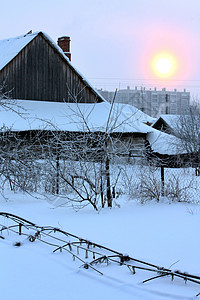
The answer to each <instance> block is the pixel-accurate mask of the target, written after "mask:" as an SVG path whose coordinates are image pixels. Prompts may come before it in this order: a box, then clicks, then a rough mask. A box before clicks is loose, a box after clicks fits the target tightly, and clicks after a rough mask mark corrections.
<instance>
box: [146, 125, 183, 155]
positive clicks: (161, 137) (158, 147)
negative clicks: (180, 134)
mask: <svg viewBox="0 0 200 300" xmlns="http://www.w3.org/2000/svg"><path fill="white" fill-rule="evenodd" d="M147 140H148V141H149V144H150V146H151V149H152V151H153V152H155V153H159V154H167V155H177V154H184V153H186V151H185V150H184V149H183V147H182V146H181V141H180V139H178V138H177V137H175V136H173V135H171V134H167V133H165V132H161V131H159V130H156V129H154V130H153V131H152V132H148V133H147Z"/></svg>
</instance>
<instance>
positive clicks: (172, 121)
mask: <svg viewBox="0 0 200 300" xmlns="http://www.w3.org/2000/svg"><path fill="white" fill-rule="evenodd" d="M160 119H161V120H163V121H164V122H165V123H166V124H167V125H168V126H169V127H171V128H174V127H175V126H176V124H177V122H178V121H179V119H180V115H160V116H159V118H157V119H156V121H155V122H154V123H153V124H152V126H154V125H155V124H156V123H157V122H158V120H160Z"/></svg>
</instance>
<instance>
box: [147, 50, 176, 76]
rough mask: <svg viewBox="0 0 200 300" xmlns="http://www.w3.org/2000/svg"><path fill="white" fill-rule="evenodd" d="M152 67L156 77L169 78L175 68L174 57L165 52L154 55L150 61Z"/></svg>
mask: <svg viewBox="0 0 200 300" xmlns="http://www.w3.org/2000/svg"><path fill="white" fill-rule="evenodd" d="M152 69H153V72H154V73H155V75H156V76H157V77H160V78H169V77H171V76H173V75H174V73H175V71H176V69H177V62H176V59H175V57H173V56H172V55H170V54H167V53H161V54H159V55H156V56H155V57H154V59H153V61H152Z"/></svg>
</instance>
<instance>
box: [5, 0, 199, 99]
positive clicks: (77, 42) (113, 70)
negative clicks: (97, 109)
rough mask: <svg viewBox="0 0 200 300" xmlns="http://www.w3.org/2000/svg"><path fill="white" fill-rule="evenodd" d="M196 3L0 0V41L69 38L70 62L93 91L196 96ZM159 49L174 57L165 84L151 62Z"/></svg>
mask: <svg viewBox="0 0 200 300" xmlns="http://www.w3.org/2000/svg"><path fill="white" fill-rule="evenodd" d="M199 11H200V1H199V0H190V1H186V0H185V1H183V0H151V1H150V0H123V1H121V0H120V1H118V0H109V1H107V0H85V1H83V0H73V1H66V0H57V1H54V0H42V1H41V0H35V1H34V2H31V3H30V4H29V3H27V1H25V0H18V1H15V0H6V1H5V0H4V1H3V3H1V18H0V27H1V29H2V30H1V31H0V39H4V38H8V37H14V36H18V35H21V34H24V33H26V32H28V31H29V30H30V29H32V30H33V31H38V30H42V31H45V32H46V33H47V34H48V35H50V36H51V37H52V38H53V39H54V40H55V41H56V40H57V37H60V36H63V35H69V36H71V40H72V44H71V50H72V63H73V64H74V65H75V67H77V68H78V69H79V71H80V72H82V73H83V74H84V75H85V76H86V77H87V78H88V79H89V80H90V81H91V82H92V83H93V85H94V86H96V87H97V88H100V87H102V88H108V89H109V90H112V89H113V90H114V89H115V88H116V87H117V88H119V87H126V86H127V85H129V86H130V87H134V86H136V85H137V86H146V87H154V86H156V87H169V88H171V89H172V88H177V89H180V90H182V89H183V88H186V89H187V90H189V91H191V93H193V94H198V95H200V67H199V66H200V55H199V53H200V35H199V28H200V18H199ZM163 49H164V50H165V49H166V50H167V51H169V52H170V54H171V55H173V56H174V57H175V58H176V59H177V63H178V66H179V68H178V70H177V73H176V74H174V76H173V78H171V79H170V81H166V80H165V81H163V80H160V79H158V78H156V77H155V75H154V73H153V72H152V70H151V67H150V65H151V60H152V58H153V57H154V55H157V53H158V52H159V51H163Z"/></svg>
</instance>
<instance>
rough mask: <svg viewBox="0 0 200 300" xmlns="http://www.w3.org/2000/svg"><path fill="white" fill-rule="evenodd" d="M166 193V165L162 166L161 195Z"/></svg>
mask: <svg viewBox="0 0 200 300" xmlns="http://www.w3.org/2000/svg"><path fill="white" fill-rule="evenodd" d="M164 195H165V172H164V166H161V196H164Z"/></svg>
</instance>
